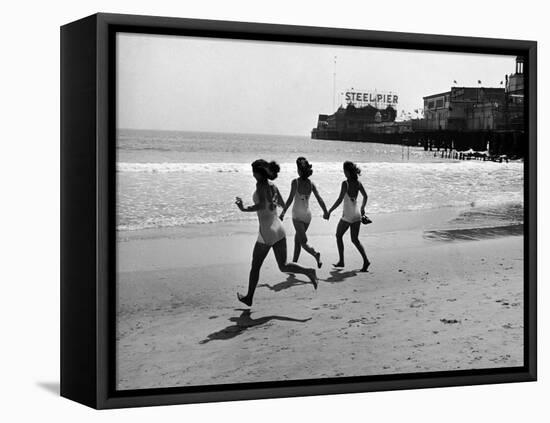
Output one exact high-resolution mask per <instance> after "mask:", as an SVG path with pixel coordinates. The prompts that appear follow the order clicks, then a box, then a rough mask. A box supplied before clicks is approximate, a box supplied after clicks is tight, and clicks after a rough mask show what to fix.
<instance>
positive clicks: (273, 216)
mask: <svg viewBox="0 0 550 423" xmlns="http://www.w3.org/2000/svg"><path fill="white" fill-rule="evenodd" d="M269 190H272V188H271V186H270V187H269ZM252 200H253V201H254V204H258V202H259V201H260V197H259V195H258V191H255V192H254V195H253V197H252ZM256 213H257V215H258V221H259V223H260V228H259V231H258V242H259V243H260V244H266V245H274V244H276V243H277V242H279V241H280V240H281V239H283V238H284V237H285V236H286V233H285V228H284V227H283V223H282V222H281V220H280V219H279V216H278V215H277V207H276V206H275V204H274V202H273V201H266V205H265V207H264V208H262V209H259V210H257V211H256Z"/></svg>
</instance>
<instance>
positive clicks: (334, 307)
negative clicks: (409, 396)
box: [117, 210, 523, 389]
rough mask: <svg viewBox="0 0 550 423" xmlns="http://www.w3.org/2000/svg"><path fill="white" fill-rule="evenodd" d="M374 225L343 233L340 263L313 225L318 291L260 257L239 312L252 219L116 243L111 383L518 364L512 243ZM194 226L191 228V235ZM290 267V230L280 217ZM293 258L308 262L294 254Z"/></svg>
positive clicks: (517, 285) (393, 221)
mask: <svg viewBox="0 0 550 423" xmlns="http://www.w3.org/2000/svg"><path fill="white" fill-rule="evenodd" d="M434 213H436V214H429V213H405V214H404V215H380V216H373V220H374V223H373V224H372V225H368V226H367V227H365V226H363V227H362V230H361V236H360V237H361V240H362V242H363V245H364V246H365V249H366V250H367V254H368V256H369V259H370V260H371V262H372V266H371V268H370V271H369V272H368V273H358V272H357V270H358V269H359V268H360V267H361V259H360V256H359V254H358V252H357V251H356V250H355V248H354V247H353V245H352V244H351V243H350V241H349V235H348V234H346V239H345V248H346V253H345V254H346V267H345V269H343V270H336V269H333V268H332V266H331V263H335V262H336V261H337V250H336V245H335V239H334V236H333V235H332V233H333V231H334V228H335V226H336V224H337V220H338V219H337V218H334V219H331V221H330V222H328V223H327V222H324V221H322V220H321V219H315V220H314V222H313V223H312V227H311V230H310V231H309V234H310V236H309V238H310V243H311V244H312V245H313V246H314V247H315V248H316V249H317V250H319V251H321V253H322V254H323V257H322V258H323V262H324V265H323V268H322V269H321V270H319V271H318V275H319V277H320V283H319V289H318V290H317V291H315V290H314V289H313V286H312V284H311V283H309V282H308V280H307V278H305V277H303V276H301V275H296V276H293V275H287V274H283V273H281V272H280V271H279V270H278V268H277V265H276V262H275V259H274V256H273V254H272V253H270V255H269V256H268V258H267V259H266V261H265V262H264V265H263V267H262V270H261V275H260V283H259V285H258V289H257V290H256V295H255V298H254V305H253V307H252V308H248V307H245V306H244V305H243V304H242V303H240V302H238V301H237V297H236V292H237V291H239V292H241V293H246V289H247V283H248V272H249V270H250V267H249V266H250V261H251V253H252V248H253V245H254V242H255V240H256V232H255V230H256V225H257V223H254V222H252V223H251V222H241V223H233V224H212V225H197V226H196V227H191V228H183V229H180V230H178V231H149V232H147V233H141V234H137V233H134V234H129V233H123V236H122V235H121V237H120V238H121V241H120V242H119V243H118V266H119V267H118V283H117V294H118V295H117V296H118V303H117V388H118V389H142V388H159V387H177V386H190V385H209V384H223V383H239V382H261V381H276V380H297V379H311V378H326V377H327V378H328V377H339V376H360V375H381V374H395V373H410V372H426V371H441V370H456V369H482V368H498V367H515V366H522V365H523V237H522V236H518V235H517V234H514V233H513V232H511V234H506V233H505V234H503V233H502V231H497V233H492V232H491V231H487V232H486V233H487V236H486V237H483V236H478V235H479V234H478V235H476V237H475V240H467V239H468V238H467V237H462V236H461V237H457V238H456V239H453V238H452V237H451V238H450V239H449V237H447V238H446V239H447V240H441V239H434V238H433V237H427V236H426V233H428V232H427V231H431V230H434V228H436V227H437V225H438V224H439V223H442V222H445V221H447V220H448V218H449V216H448V215H447V214H449V215H451V214H453V213H456V211H451V210H450V211H437V212H434ZM199 226H200V227H199ZM285 227H286V228H287V234H288V251H289V258H290V257H291V254H292V249H293V234H294V231H293V230H292V229H291V222H290V221H289V220H287V221H285ZM300 263H302V264H304V265H307V266H313V265H314V259H313V258H312V257H311V256H309V255H308V254H307V253H305V252H302V255H301V257H300Z"/></svg>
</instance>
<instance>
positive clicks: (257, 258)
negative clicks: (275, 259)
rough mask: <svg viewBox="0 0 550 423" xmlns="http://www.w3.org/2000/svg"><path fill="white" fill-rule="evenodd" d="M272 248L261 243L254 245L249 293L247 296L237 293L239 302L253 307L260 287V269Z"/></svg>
mask: <svg viewBox="0 0 550 423" xmlns="http://www.w3.org/2000/svg"><path fill="white" fill-rule="evenodd" d="M270 249H271V246H269V245H265V244H261V243H259V242H257V243H256V245H254V250H253V252H252V266H251V267H250V276H249V278H248V292H247V293H246V295H245V296H242V295H241V294H239V293H237V298H238V299H239V301H241V302H243V303H245V304H246V305H247V306H249V307H250V306H251V305H252V299H253V297H254V291H256V286H257V285H258V280H259V279H260V268H261V267H262V263H263V262H264V260H265V258H266V257H267V253H269V250H270Z"/></svg>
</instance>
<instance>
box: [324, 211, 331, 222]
mask: <svg viewBox="0 0 550 423" xmlns="http://www.w3.org/2000/svg"><path fill="white" fill-rule="evenodd" d="M323 219H325V220H329V219H330V213H329V212H328V211H326V212H325V213H324V214H323Z"/></svg>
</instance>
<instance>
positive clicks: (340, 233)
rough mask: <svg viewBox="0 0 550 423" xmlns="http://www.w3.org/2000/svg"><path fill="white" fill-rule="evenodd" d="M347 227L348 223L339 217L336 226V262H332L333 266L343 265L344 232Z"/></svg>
mask: <svg viewBox="0 0 550 423" xmlns="http://www.w3.org/2000/svg"><path fill="white" fill-rule="evenodd" d="M348 228H349V223H348V222H345V221H343V220H342V219H340V222H338V226H337V227H336V245H337V246H338V256H339V259H338V263H336V264H334V265H333V266H334V267H344V239H343V237H344V234H345V233H346V231H347V230H348Z"/></svg>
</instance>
